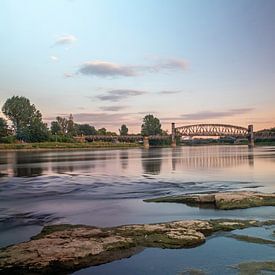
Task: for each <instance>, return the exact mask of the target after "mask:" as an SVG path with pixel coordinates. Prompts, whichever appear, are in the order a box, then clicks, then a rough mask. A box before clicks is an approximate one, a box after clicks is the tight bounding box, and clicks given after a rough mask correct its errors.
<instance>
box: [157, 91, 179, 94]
mask: <svg viewBox="0 0 275 275" xmlns="http://www.w3.org/2000/svg"><path fill="white" fill-rule="evenodd" d="M182 92H183V91H159V92H158V94H160V95H172V94H180V93H182Z"/></svg>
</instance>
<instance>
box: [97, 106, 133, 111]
mask: <svg viewBox="0 0 275 275" xmlns="http://www.w3.org/2000/svg"><path fill="white" fill-rule="evenodd" d="M127 107H128V106H102V107H100V109H101V110H102V111H107V112H108V111H109V112H117V111H120V110H123V109H125V108H127Z"/></svg>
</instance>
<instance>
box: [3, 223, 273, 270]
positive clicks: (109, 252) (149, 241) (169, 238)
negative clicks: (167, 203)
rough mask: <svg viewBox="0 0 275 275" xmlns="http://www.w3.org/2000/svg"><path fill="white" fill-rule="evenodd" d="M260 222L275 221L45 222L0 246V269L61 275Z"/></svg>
mask: <svg viewBox="0 0 275 275" xmlns="http://www.w3.org/2000/svg"><path fill="white" fill-rule="evenodd" d="M265 224H275V221H266V222H259V221H254V220H245V221H244V220H209V221H203V220H189V221H175V222H168V223H158V224H137V225H123V226H119V227H112V228H98V227H92V226H85V225H68V224H67V225H66V224H64V225H53V226H46V227H44V228H43V230H42V231H41V233H40V234H38V235H37V236H34V237H33V238H32V239H31V240H30V241H27V242H23V243H19V244H15V245H12V246H8V247H6V248H2V249H0V274H49V273H54V274H64V273H66V272H68V271H70V272H71V271H74V270H78V269H81V268H83V267H87V266H91V265H98V264H103V263H107V262H110V261H113V260H117V259H121V258H125V257H129V256H131V255H133V254H135V253H138V252H139V251H141V250H142V249H143V248H144V247H160V248H187V247H194V246H198V245H200V244H202V243H204V242H205V240H206V236H208V235H211V234H212V233H214V232H216V231H219V230H233V229H241V228H246V227H251V226H261V225H265Z"/></svg>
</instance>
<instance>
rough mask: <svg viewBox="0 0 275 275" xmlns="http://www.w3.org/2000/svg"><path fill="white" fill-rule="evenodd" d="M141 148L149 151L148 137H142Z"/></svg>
mask: <svg viewBox="0 0 275 275" xmlns="http://www.w3.org/2000/svg"><path fill="white" fill-rule="evenodd" d="M143 146H144V148H145V149H149V148H150V144H149V138H148V137H144V138H143Z"/></svg>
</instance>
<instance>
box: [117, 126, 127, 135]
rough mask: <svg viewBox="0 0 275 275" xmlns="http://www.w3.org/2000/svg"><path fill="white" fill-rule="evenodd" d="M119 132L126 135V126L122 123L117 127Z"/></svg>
mask: <svg viewBox="0 0 275 275" xmlns="http://www.w3.org/2000/svg"><path fill="white" fill-rule="evenodd" d="M119 134H120V135H121V136H127V135H128V128H127V126H126V125H125V124H122V125H121V127H120V129H119Z"/></svg>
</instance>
